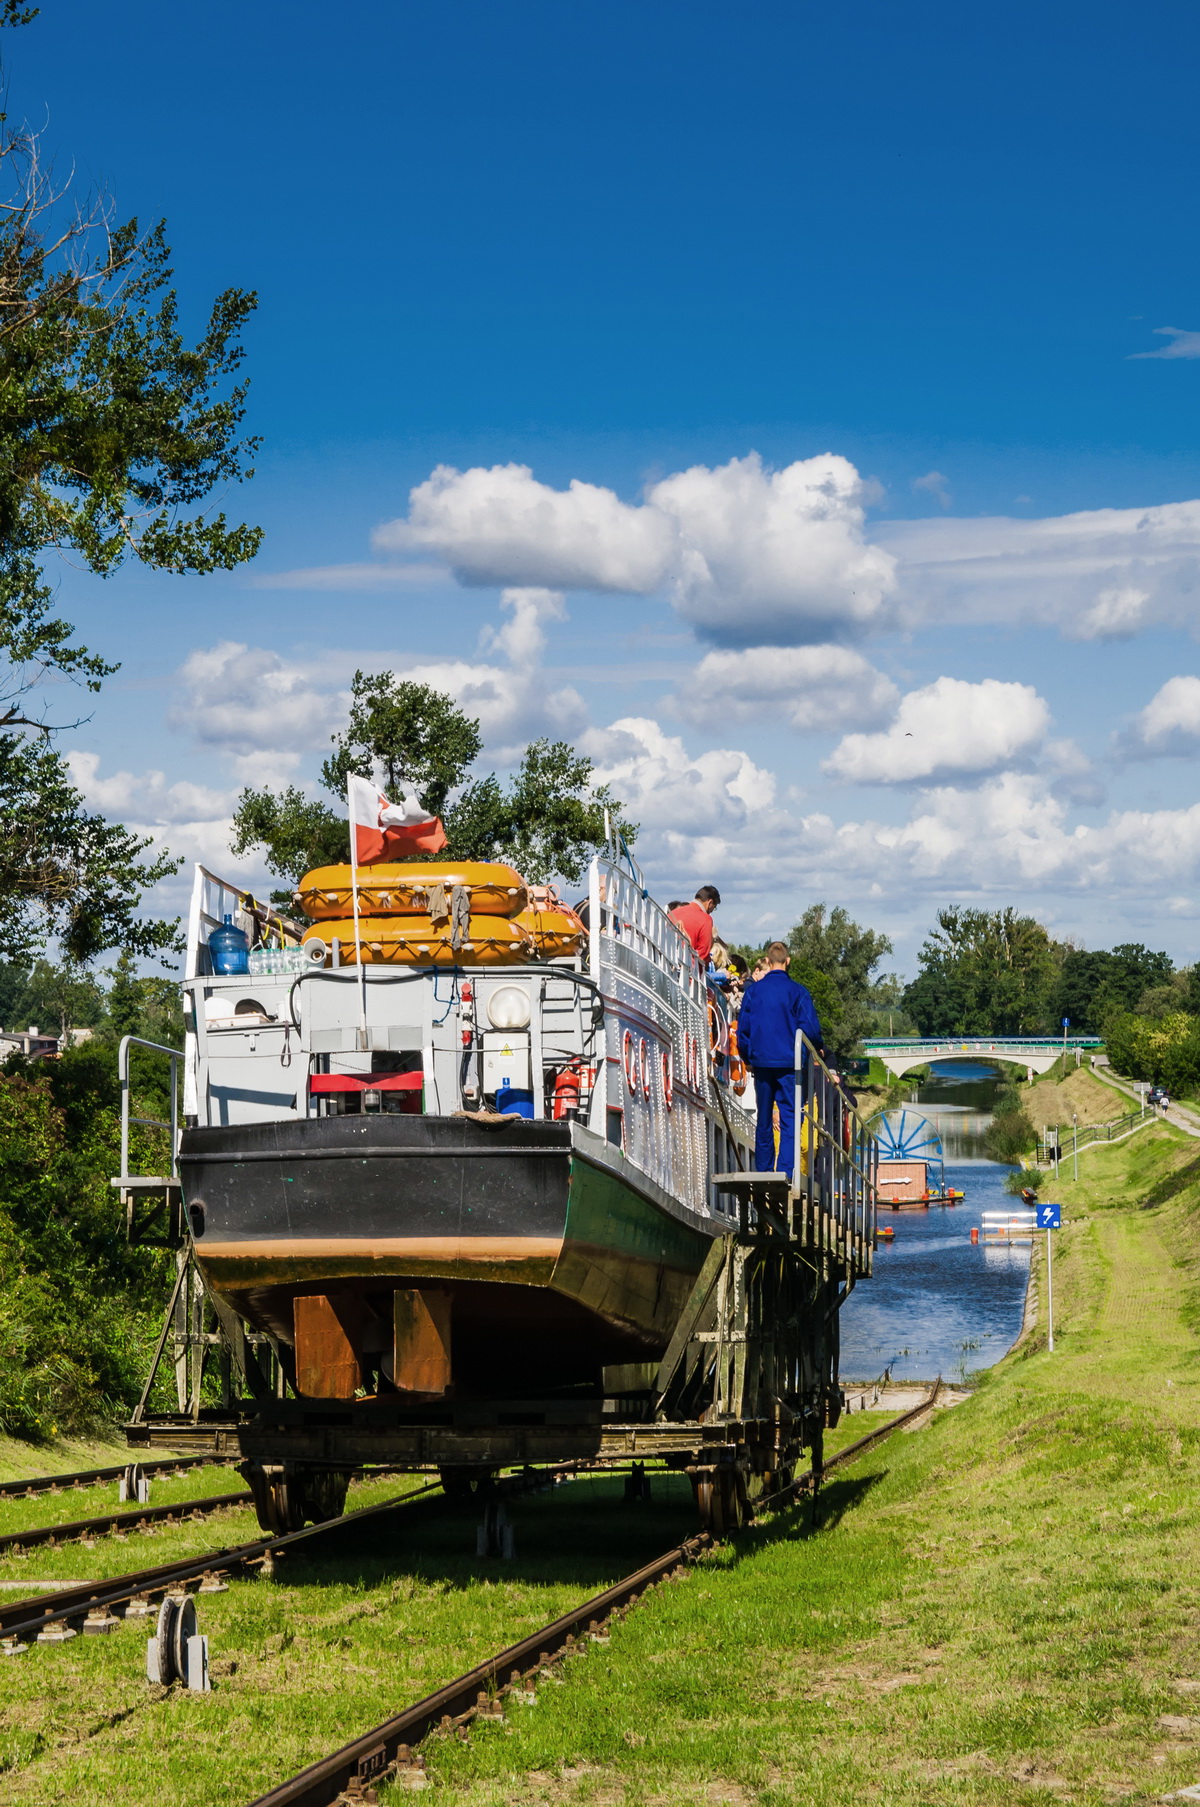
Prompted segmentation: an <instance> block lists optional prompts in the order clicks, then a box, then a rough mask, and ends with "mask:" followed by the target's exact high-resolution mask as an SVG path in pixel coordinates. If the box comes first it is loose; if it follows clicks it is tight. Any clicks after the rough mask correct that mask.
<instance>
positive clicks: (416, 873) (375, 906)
mask: <svg viewBox="0 0 1200 1807" xmlns="http://www.w3.org/2000/svg"><path fill="white" fill-rule="evenodd" d="M435 885H444V886H445V887H446V890H447V891H450V890H451V889H452V887H453V886H455V885H465V886H466V887H467V889H468V891H469V892H470V893H471V912H472V914H473V915H477V916H516V915H518V914H519V913H520V912H521V911H522V910H524V909H526V908H527V906H528V903H529V894H528V892H527V890H526V888H525V881H524V879H523V878H522V877H521V874H520V873H519V872H517V871H515V870H514V869H513V867H511V866H504V865H501V864H499V863H498V862H497V861H493V860H460V861H459V862H458V864H457V865H450V864H448V863H447V862H446V861H436V860H428V861H426V860H406V861H404V862H403V863H390V864H380V865H378V866H360V867H359V868H358V907H359V911H360V913H365V914H368V915H371V916H421V915H424V913H425V911H426V910H428V908H429V893H430V891H431V890H432V889H433V887H434V886H435ZM296 902H297V903H298V904H299V905H300V908H301V909H302V910H303V911H304V914H305V915H306V916H307V917H308V918H309V919H310V921H313V922H325V921H328V920H329V919H330V918H333V917H338V916H345V915H347V914H349V915H353V913H354V893H353V873H352V870H351V868H350V867H349V866H317V867H315V868H314V869H313V871H312V872H306V873H305V875H304V877H303V878H302V879H301V880H300V883H299V885H298V886H297V887H296Z"/></svg>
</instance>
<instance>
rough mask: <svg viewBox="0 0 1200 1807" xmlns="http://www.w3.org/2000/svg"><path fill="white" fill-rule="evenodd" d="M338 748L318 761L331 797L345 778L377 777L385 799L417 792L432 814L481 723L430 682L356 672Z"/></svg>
mask: <svg viewBox="0 0 1200 1807" xmlns="http://www.w3.org/2000/svg"><path fill="white" fill-rule="evenodd" d="M333 744H334V747H335V749H336V751H335V752H334V753H333V754H332V756H331V757H330V758H329V759H327V760H326V761H325V763H324V765H323V766H322V767H321V783H322V784H323V785H324V786H325V788H326V790H329V791H332V792H333V794H334V796H335V797H344V796H345V794H346V778H347V776H348V775H349V773H351V772H357V773H358V775H359V777H360V778H376V779H378V781H379V783H380V784H381V785H382V787H383V789H384V791H385V792H386V793H387V795H388V796H389V797H395V796H396V794H397V793H398V792H401V791H403V792H405V793H406V794H407V793H411V792H414V791H415V792H416V794H417V796H418V798H419V799H420V802H421V806H422V808H423V809H427V810H428V811H429V813H430V815H431V816H444V815H445V813H446V805H447V802H448V800H449V797H450V793H451V791H453V790H454V789H455V788H456V787H457V786H458V785H460V784H461V783H462V781H463V778H464V776H465V775H466V773H467V772H468V771H469V770H470V768H471V766H472V765H473V764H474V762H475V760H476V759H477V758H478V756H479V753H480V751H481V750H482V747H483V738H482V736H481V734H480V732H479V723H478V722H477V721H472V720H471V718H470V716H468V715H467V714H465V713H464V711H463V710H461V709H460V708H459V707H458V705H457V703H455V702H453V701H452V700H451V699H450V697H448V696H446V695H444V694H443V692H442V691H440V690H435V689H434V688H433V686H432V685H430V684H416V683H413V682H412V680H411V679H407V678H403V679H398V678H397V677H396V675H395V673H394V672H390V671H385V672H381V673H380V674H379V676H378V677H373V678H372V677H367V676H366V675H365V674H364V673H363V672H361V671H356V672H355V674H354V682H353V684H352V685H351V687H350V720H349V722H348V723H347V725H346V727H345V729H344V730H343V732H342V733H341V734H335V735H334V737H333Z"/></svg>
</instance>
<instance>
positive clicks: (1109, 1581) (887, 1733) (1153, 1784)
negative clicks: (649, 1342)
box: [389, 1129, 1200, 1807]
mask: <svg viewBox="0 0 1200 1807" xmlns="http://www.w3.org/2000/svg"><path fill="white" fill-rule="evenodd" d="M1193 1160H1195V1153H1194V1151H1193V1150H1192V1149H1191V1147H1190V1146H1189V1145H1188V1143H1187V1141H1186V1139H1185V1138H1183V1137H1182V1136H1179V1135H1177V1134H1176V1133H1175V1132H1173V1131H1171V1130H1169V1129H1154V1130H1151V1131H1147V1132H1146V1135H1145V1136H1144V1137H1142V1138H1139V1139H1137V1141H1135V1142H1134V1143H1133V1144H1126V1145H1117V1146H1115V1147H1111V1148H1103V1149H1100V1150H1097V1151H1095V1153H1094V1154H1089V1156H1088V1157H1087V1158H1086V1159H1084V1160H1082V1161H1081V1175H1082V1177H1081V1179H1080V1182H1079V1185H1078V1186H1077V1187H1076V1186H1074V1185H1063V1186H1061V1188H1060V1196H1061V1197H1062V1200H1063V1203H1064V1207H1065V1212H1066V1216H1067V1218H1068V1228H1067V1229H1066V1230H1064V1231H1063V1232H1062V1233H1061V1236H1060V1239H1059V1242H1058V1243H1057V1244H1056V1254H1057V1259H1056V1262H1055V1290H1056V1295H1057V1299H1058V1307H1059V1309H1058V1314H1057V1323H1056V1339H1057V1351H1056V1353H1055V1354H1054V1355H1053V1356H1051V1355H1048V1354H1047V1353H1046V1350H1045V1336H1044V1328H1045V1327H1044V1318H1043V1320H1042V1321H1041V1322H1040V1323H1039V1325H1038V1327H1037V1328H1036V1330H1035V1332H1034V1333H1033V1334H1032V1335H1031V1336H1030V1337H1029V1338H1028V1339H1027V1340H1026V1342H1025V1343H1024V1344H1023V1345H1022V1347H1021V1349H1020V1350H1019V1351H1017V1352H1016V1353H1014V1355H1012V1356H1010V1357H1009V1358H1008V1359H1007V1360H1006V1361H1005V1362H1004V1363H1003V1364H1002V1365H1001V1367H1000V1368H999V1369H998V1370H996V1371H994V1372H993V1373H992V1374H991V1375H990V1376H988V1377H987V1378H986V1379H985V1381H984V1384H983V1385H982V1386H981V1387H980V1388H979V1390H978V1392H977V1393H976V1394H975V1396H974V1397H973V1398H972V1399H971V1400H969V1401H968V1402H967V1403H965V1404H964V1405H962V1406H959V1407H957V1408H955V1409H954V1410H953V1411H949V1412H943V1413H940V1414H938V1415H937V1416H936V1417H935V1419H934V1421H933V1423H932V1424H931V1425H929V1427H928V1428H927V1429H925V1430H922V1431H920V1432H918V1433H914V1434H913V1435H910V1436H903V1435H901V1436H897V1437H894V1438H893V1439H891V1441H890V1442H888V1443H887V1444H885V1445H884V1446H882V1447H881V1448H880V1449H879V1450H877V1451H875V1452H872V1453H871V1454H869V1455H867V1456H866V1457H865V1458H863V1459H862V1461H861V1462H860V1463H858V1464H856V1465H855V1466H854V1467H853V1469H851V1470H848V1471H846V1472H845V1473H844V1474H841V1475H839V1476H838V1477H837V1478H836V1479H835V1480H833V1481H831V1483H830V1485H829V1486H828V1488H827V1489H826V1491H825V1495H824V1501H823V1507H822V1519H821V1523H820V1525H819V1527H818V1528H816V1529H815V1530H814V1529H813V1527H812V1525H811V1523H810V1512H809V1509H808V1508H807V1507H803V1508H801V1509H799V1510H795V1511H792V1512H789V1513H787V1514H783V1515H780V1516H779V1517H778V1518H776V1519H775V1520H773V1521H772V1522H771V1523H769V1524H767V1525H765V1526H763V1527H760V1528H755V1529H752V1530H751V1531H749V1532H746V1533H743V1534H742V1535H740V1536H739V1537H738V1538H737V1539H736V1540H735V1543H734V1545H733V1546H732V1547H730V1548H728V1549H726V1550H724V1551H722V1552H721V1553H720V1554H718V1555H716V1556H714V1557H713V1558H711V1559H709V1560H707V1561H706V1562H704V1563H703V1564H701V1565H700V1566H699V1567H698V1568H697V1569H696V1570H695V1571H694V1572H693V1574H692V1575H691V1577H690V1578H689V1579H688V1580H686V1581H685V1582H683V1583H681V1584H679V1585H676V1586H672V1587H669V1588H663V1589H660V1590H658V1591H657V1592H656V1593H655V1594H654V1595H653V1596H652V1597H651V1598H650V1599H649V1600H648V1601H647V1602H646V1603H645V1604H644V1605H643V1606H642V1607H640V1608H639V1610H638V1611H637V1612H636V1613H635V1614H632V1615H630V1616H629V1617H628V1618H627V1619H626V1620H624V1621H623V1622H622V1623H621V1624H620V1625H619V1626H618V1627H617V1628H616V1629H615V1631H614V1634H613V1637H612V1641H611V1644H610V1645H608V1646H606V1647H597V1648H593V1649H591V1650H590V1651H588V1652H587V1654H584V1655H580V1656H578V1657H576V1658H573V1659H572V1660H571V1662H570V1664H569V1665H568V1666H567V1667H566V1669H565V1671H564V1674H565V1678H566V1685H565V1686H563V1687H547V1688H543V1689H541V1690H540V1692H539V1698H538V1704H537V1705H536V1707H532V1708H523V1707H515V1706H514V1707H513V1708H512V1709H511V1710H510V1713H509V1715H508V1724H507V1725H506V1726H505V1727H503V1728H493V1727H490V1726H489V1727H481V1728H480V1730H479V1731H477V1732H476V1733H474V1734H473V1735H472V1738H471V1740H470V1743H469V1744H468V1745H459V1744H457V1743H454V1744H451V1743H450V1742H448V1741H443V1740H439V1739H435V1740H433V1741H432V1742H431V1744H430V1745H429V1747H428V1749H429V1753H430V1761H431V1768H432V1771H433V1775H434V1778H435V1781H436V1782H437V1784H438V1786H439V1788H440V1791H441V1793H442V1795H443V1796H444V1797H445V1798H448V1799H453V1800H454V1801H455V1803H456V1807H495V1804H498V1803H505V1804H506V1807H507V1804H509V1803H514V1804H515V1803H535V1802H559V1801H572V1802H573V1801H579V1802H588V1801H595V1802H604V1803H630V1804H632V1803H635V1802H636V1803H641V1802H646V1801H653V1802H655V1803H656V1804H657V1803H661V1804H662V1807H669V1804H672V1803H677V1802H678V1803H682V1802H717V1801H722V1800H724V1801H729V1802H735V1803H743V1802H746V1803H748V1802H756V1803H762V1804H763V1807H783V1804H784V1803H788V1804H792V1803H797V1804H798V1803H804V1804H805V1807H843V1804H844V1803H848V1802H855V1803H857V1802H879V1803H888V1804H889V1807H892V1804H899V1803H912V1804H913V1807H918V1804H919V1807H941V1804H942V1803H946V1804H949V1803H955V1804H958V1803H967V1802H970V1803H984V1802H987V1803H996V1804H997V1807H999V1804H1001V1803H1003V1804H1004V1807H1024V1804H1026V1803H1029V1804H1030V1807H1032V1804H1033V1803H1046V1802H1049V1801H1052V1800H1061V1801H1073V1802H1081V1803H1087V1804H1095V1807H1100V1803H1109V1802H1113V1801H1119V1800H1129V1801H1153V1800H1157V1799H1158V1798H1160V1797H1161V1796H1162V1795H1163V1794H1165V1793H1166V1792H1168V1791H1169V1790H1170V1789H1172V1788H1180V1787H1183V1786H1186V1785H1188V1784H1190V1783H1192V1782H1195V1781H1196V1780H1197V1779H1200V1704H1198V1703H1200V1633H1198V1629H1197V1627H1198V1625H1200V1616H1198V1615H1200V1504H1198V1501H1200V1390H1198V1383H1200V1360H1198V1356H1200V1347H1198V1345H1197V1341H1196V1337H1195V1334H1194V1332H1193V1330H1192V1328H1191V1302H1190V1301H1191V1296H1192V1294H1193V1293H1194V1290H1195V1285H1194V1276H1193V1273H1192V1258H1191V1254H1190V1251H1191V1247H1192V1245H1193V1242H1194V1241H1195V1239H1196V1236H1195V1232H1196V1220H1197V1213H1198V1210H1200V1200H1198V1198H1197V1191H1196V1186H1195V1183H1194V1181H1193V1183H1192V1184H1191V1185H1189V1186H1188V1187H1186V1188H1185V1189H1183V1190H1181V1191H1178V1192H1176V1193H1175V1194H1174V1196H1172V1197H1171V1198H1169V1199H1167V1200H1166V1201H1165V1202H1163V1203H1162V1204H1160V1205H1157V1206H1153V1207H1151V1208H1149V1209H1146V1208H1143V1206H1142V1203H1141V1200H1142V1199H1143V1198H1144V1196H1145V1194H1146V1193H1147V1192H1149V1191H1150V1190H1151V1189H1152V1188H1153V1187H1154V1186H1155V1185H1156V1184H1160V1183H1161V1181H1162V1179H1163V1177H1164V1176H1165V1175H1166V1174H1168V1173H1170V1172H1179V1171H1180V1170H1181V1169H1182V1168H1183V1167H1184V1166H1185V1165H1187V1164H1188V1163H1189V1162H1191V1161H1193ZM1038 1255H1039V1258H1040V1255H1041V1247H1040V1244H1039V1248H1038ZM866 1416H867V1415H866V1414H864V1418H865V1417H866ZM389 1798H395V1799H399V1798H400V1795H399V1791H396V1793H395V1795H394V1797H389Z"/></svg>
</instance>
